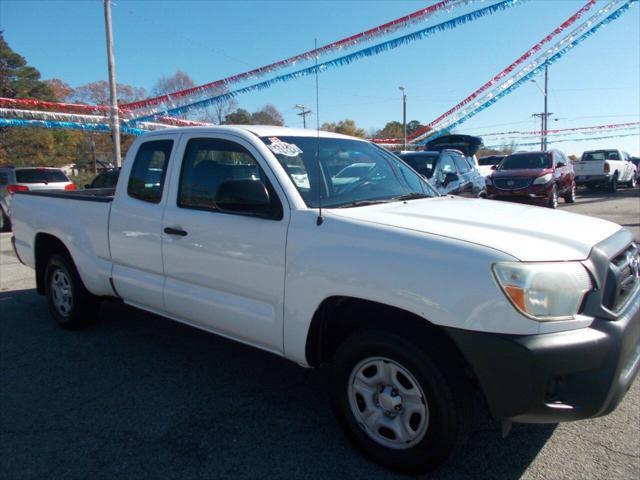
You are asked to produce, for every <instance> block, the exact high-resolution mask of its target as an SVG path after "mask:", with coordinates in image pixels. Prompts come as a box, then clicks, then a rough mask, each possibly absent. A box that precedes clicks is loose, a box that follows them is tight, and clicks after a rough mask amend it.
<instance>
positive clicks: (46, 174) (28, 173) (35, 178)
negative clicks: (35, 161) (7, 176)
mask: <svg viewBox="0 0 640 480" xmlns="http://www.w3.org/2000/svg"><path fill="white" fill-rule="evenodd" d="M68 181H69V178H68V177H67V176H66V175H65V174H64V172H63V171H62V170H56V169H53V168H21V169H17V170H16V183H44V184H47V183H62V182H68Z"/></svg>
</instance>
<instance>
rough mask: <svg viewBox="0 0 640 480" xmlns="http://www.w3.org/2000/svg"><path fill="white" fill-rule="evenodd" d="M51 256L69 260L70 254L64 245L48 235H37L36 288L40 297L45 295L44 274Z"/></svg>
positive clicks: (56, 238)
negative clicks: (63, 257)
mask: <svg viewBox="0 0 640 480" xmlns="http://www.w3.org/2000/svg"><path fill="white" fill-rule="evenodd" d="M53 255H65V256H67V257H68V258H71V254H70V253H69V250H68V249H67V247H65V245H64V243H62V241H61V240H60V239H59V238H58V237H54V236H53V235H50V234H48V233H38V234H37V235H36V240H35V261H36V288H37V290H38V293H39V294H40V295H44V294H45V293H46V289H45V279H44V273H45V270H46V268H47V263H48V262H49V259H50V258H51V257H52V256H53Z"/></svg>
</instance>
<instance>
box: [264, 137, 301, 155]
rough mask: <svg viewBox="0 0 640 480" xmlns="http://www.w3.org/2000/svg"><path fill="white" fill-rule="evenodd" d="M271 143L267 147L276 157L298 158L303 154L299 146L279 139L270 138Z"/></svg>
mask: <svg viewBox="0 0 640 480" xmlns="http://www.w3.org/2000/svg"><path fill="white" fill-rule="evenodd" d="M269 141H270V142H271V144H270V145H267V147H269V150H271V151H272V152H273V153H275V154H276V155H284V156H285V157H297V156H298V155H300V154H301V153H302V150H301V149H300V147H298V146H297V145H295V144H293V143H286V142H283V141H282V140H280V139H279V138H277V137H271V138H269Z"/></svg>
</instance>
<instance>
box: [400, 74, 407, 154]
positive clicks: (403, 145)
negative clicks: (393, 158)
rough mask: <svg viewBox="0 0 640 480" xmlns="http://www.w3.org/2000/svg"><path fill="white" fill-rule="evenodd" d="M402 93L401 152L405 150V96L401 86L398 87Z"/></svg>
mask: <svg viewBox="0 0 640 480" xmlns="http://www.w3.org/2000/svg"><path fill="white" fill-rule="evenodd" d="M398 88H399V89H400V91H401V92H402V150H406V149H407V94H406V93H405V88H404V87H403V86H400V87H398Z"/></svg>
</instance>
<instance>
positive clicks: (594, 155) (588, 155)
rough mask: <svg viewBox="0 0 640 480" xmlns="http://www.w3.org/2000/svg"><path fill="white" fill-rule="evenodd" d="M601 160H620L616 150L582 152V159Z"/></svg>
mask: <svg viewBox="0 0 640 480" xmlns="http://www.w3.org/2000/svg"><path fill="white" fill-rule="evenodd" d="M603 160H620V155H618V151H617V150H594V151H592V152H584V153H583V154H582V161H583V162H588V161H599V162H601V161H603Z"/></svg>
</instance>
